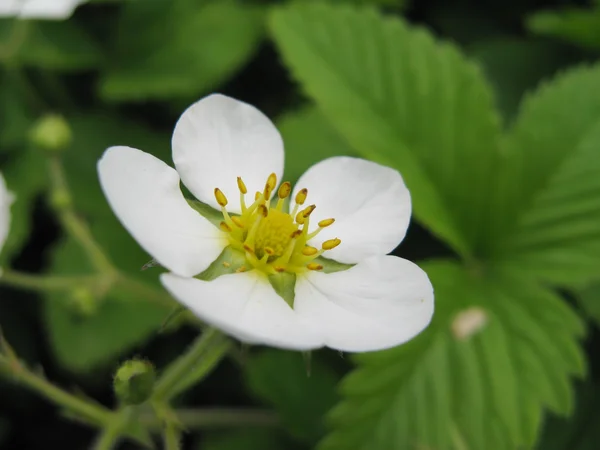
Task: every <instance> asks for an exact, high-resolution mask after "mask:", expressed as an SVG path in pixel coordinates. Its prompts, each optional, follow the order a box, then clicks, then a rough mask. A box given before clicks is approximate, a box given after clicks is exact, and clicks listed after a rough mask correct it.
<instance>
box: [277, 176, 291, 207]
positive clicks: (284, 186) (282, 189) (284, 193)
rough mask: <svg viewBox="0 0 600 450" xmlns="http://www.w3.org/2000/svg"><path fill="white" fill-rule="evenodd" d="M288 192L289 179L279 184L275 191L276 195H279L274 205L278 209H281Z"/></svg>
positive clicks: (289, 186)
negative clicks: (277, 189)
mask: <svg viewBox="0 0 600 450" xmlns="http://www.w3.org/2000/svg"><path fill="white" fill-rule="evenodd" d="M290 192H292V185H291V184H290V182H289V181H286V182H285V183H283V184H282V185H281V186H279V191H277V196H278V197H279V200H277V206H276V207H275V208H277V209H278V210H279V211H281V209H282V208H283V202H284V201H285V199H286V198H288V196H289V195H290Z"/></svg>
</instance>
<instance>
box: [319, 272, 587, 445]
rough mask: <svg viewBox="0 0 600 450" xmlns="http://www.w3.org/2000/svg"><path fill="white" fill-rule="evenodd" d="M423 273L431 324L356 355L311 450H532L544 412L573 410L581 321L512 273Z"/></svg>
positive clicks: (579, 372)
mask: <svg viewBox="0 0 600 450" xmlns="http://www.w3.org/2000/svg"><path fill="white" fill-rule="evenodd" d="M423 268H424V270H425V271H426V272H427V273H428V275H429V277H430V279H431V281H432V283H433V285H434V286H435V289H436V314H435V315H434V319H433V322H432V324H431V325H430V326H429V328H428V329H427V330H425V331H424V332H423V333H422V334H421V335H419V336H418V337H417V338H415V339H413V340H412V341H410V342H408V343H407V344H404V345H401V346H399V347H396V348H394V349H390V350H386V351H382V352H374V353H369V354H363V355H359V356H356V357H355V360H356V362H357V364H358V368H357V369H356V370H355V371H353V372H352V373H351V374H350V375H349V376H348V377H347V378H346V379H345V380H344V381H343V382H342V384H341V392H342V395H343V401H342V402H341V403H339V404H338V405H337V406H336V407H335V408H334V409H333V410H332V412H331V413H330V417H329V418H330V423H331V425H332V427H333V431H332V432H331V434H329V436H327V437H326V438H325V439H324V440H323V441H322V442H321V444H320V446H319V448H320V449H321V450H337V449H340V450H341V449H344V450H353V449H369V448H376V449H378V450H395V449H404V448H406V449H409V448H435V449H436V450H445V449H456V448H472V449H482V448H485V449H486V450H488V449H489V450H514V449H515V448H529V447H531V446H532V445H533V444H534V442H535V440H536V438H537V436H538V433H539V428H540V422H541V418H542V414H543V411H544V409H545V408H549V409H550V410H552V411H555V412H557V413H560V414H568V413H569V412H570V411H571V409H572V395H571V387H570V383H569V378H570V377H571V376H574V375H576V376H581V375H582V374H583V372H584V370H585V363H584V357H583V353H582V351H581V349H580V348H579V346H578V344H577V338H578V337H580V336H581V335H582V333H583V325H582V323H581V322H580V320H579V319H578V317H577V316H576V315H575V314H574V312H573V311H571V310H570V308H569V307H568V306H567V305H566V304H565V303H564V301H563V300H562V299H560V298H558V297H557V296H556V295H555V294H553V293H552V292H550V291H547V290H545V289H544V288H541V287H538V286H536V285H535V284H532V283H531V282H529V281H527V280H526V279H524V278H522V277H521V276H520V275H519V274H517V273H512V272H507V273H500V272H498V273H494V274H489V275H488V277H487V278H482V277H480V276H477V275H474V274H472V273H467V272H466V271H465V270H464V269H463V268H462V267H460V266H459V265H457V264H455V263H451V262H443V261H437V262H436V261H432V262H430V263H428V264H426V265H424V266H423ZM466 311H469V312H471V313H473V312H477V314H479V315H480V316H481V317H482V318H483V319H485V320H484V321H482V322H480V323H479V325H480V327H479V328H478V327H473V326H471V325H469V323H468V322H465V321H463V320H461V319H460V318H461V317H463V315H462V314H464V313H465V312H466ZM459 314H461V315H459Z"/></svg>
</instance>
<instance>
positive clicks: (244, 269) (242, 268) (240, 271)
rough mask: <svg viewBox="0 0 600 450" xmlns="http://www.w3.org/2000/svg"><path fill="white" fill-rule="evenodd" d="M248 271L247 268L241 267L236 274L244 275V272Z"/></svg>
mask: <svg viewBox="0 0 600 450" xmlns="http://www.w3.org/2000/svg"><path fill="white" fill-rule="evenodd" d="M246 270H248V269H247V268H246V266H242V267H240V268H239V269H237V270H236V273H242V272H245V271H246Z"/></svg>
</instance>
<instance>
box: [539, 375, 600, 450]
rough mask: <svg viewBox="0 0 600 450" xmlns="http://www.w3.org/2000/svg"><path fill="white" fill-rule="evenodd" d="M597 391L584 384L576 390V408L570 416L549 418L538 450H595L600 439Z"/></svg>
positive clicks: (596, 388)
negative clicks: (566, 417)
mask: <svg viewBox="0 0 600 450" xmlns="http://www.w3.org/2000/svg"><path fill="white" fill-rule="evenodd" d="M599 405H600V391H599V390H598V387H597V386H592V385H589V384H584V385H582V386H580V388H579V390H578V393H577V408H576V410H575V414H574V415H573V416H572V417H570V418H569V419H563V418H559V417H548V419H547V420H546V423H545V424H544V432H543V434H542V438H541V439H540V443H539V444H538V446H537V447H536V448H537V449H538V450H596V449H597V448H598V442H600V407H599Z"/></svg>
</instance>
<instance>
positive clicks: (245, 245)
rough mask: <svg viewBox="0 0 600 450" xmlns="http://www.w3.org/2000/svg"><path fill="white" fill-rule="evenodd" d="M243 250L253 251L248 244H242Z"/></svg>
mask: <svg viewBox="0 0 600 450" xmlns="http://www.w3.org/2000/svg"><path fill="white" fill-rule="evenodd" d="M244 250H246V251H247V252H248V253H254V249H253V248H252V247H250V246H249V245H248V244H244Z"/></svg>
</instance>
